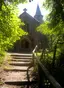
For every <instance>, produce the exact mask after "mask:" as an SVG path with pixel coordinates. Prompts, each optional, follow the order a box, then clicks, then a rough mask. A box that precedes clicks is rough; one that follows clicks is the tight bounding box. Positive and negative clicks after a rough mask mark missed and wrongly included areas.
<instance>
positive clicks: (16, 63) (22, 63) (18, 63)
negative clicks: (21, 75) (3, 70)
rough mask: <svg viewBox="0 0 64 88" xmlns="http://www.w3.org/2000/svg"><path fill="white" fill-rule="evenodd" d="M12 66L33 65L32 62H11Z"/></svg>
mask: <svg viewBox="0 0 64 88" xmlns="http://www.w3.org/2000/svg"><path fill="white" fill-rule="evenodd" d="M9 64H10V65H15V66H29V65H30V64H31V63H30V62H13V61H12V62H9Z"/></svg>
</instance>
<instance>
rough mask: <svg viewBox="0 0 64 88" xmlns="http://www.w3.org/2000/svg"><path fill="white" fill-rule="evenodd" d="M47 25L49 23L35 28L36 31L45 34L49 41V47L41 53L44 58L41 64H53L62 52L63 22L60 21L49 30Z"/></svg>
mask: <svg viewBox="0 0 64 88" xmlns="http://www.w3.org/2000/svg"><path fill="white" fill-rule="evenodd" d="M49 24H50V23H49V22H45V23H43V24H41V25H40V26H39V27H38V28H37V31H40V32H41V33H42V34H45V35H46V36H47V37H48V41H49V47H48V48H46V49H45V51H44V52H43V53H44V56H45V57H43V58H44V59H42V60H43V62H44V63H52V62H53V63H55V62H56V60H57V59H58V57H59V55H60V53H61V52H63V51H64V48H63V47H64V22H63V21H60V22H59V23H58V24H57V25H56V26H55V27H54V28H50V25H49ZM46 50H47V51H46ZM47 52H48V53H47ZM46 54H47V55H46Z"/></svg>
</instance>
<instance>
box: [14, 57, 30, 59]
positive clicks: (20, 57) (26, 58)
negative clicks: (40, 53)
mask: <svg viewBox="0 0 64 88" xmlns="http://www.w3.org/2000/svg"><path fill="white" fill-rule="evenodd" d="M13 58H15V59H32V57H22V56H21V57H19V56H13Z"/></svg>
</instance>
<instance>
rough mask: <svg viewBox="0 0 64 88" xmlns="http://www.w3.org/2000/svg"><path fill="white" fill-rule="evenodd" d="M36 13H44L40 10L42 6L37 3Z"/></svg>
mask: <svg viewBox="0 0 64 88" xmlns="http://www.w3.org/2000/svg"><path fill="white" fill-rule="evenodd" d="M35 15H42V14H41V11H40V7H39V5H38V4H37V8H36V14H35Z"/></svg>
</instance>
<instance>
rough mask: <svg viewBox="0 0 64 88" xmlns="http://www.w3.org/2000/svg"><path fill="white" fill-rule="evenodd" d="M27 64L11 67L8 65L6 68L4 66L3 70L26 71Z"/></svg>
mask: <svg viewBox="0 0 64 88" xmlns="http://www.w3.org/2000/svg"><path fill="white" fill-rule="evenodd" d="M27 68H28V66H21V67H20V66H12V67H8V68H4V70H5V71H22V72H26V71H27Z"/></svg>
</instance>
